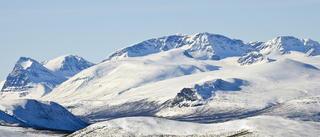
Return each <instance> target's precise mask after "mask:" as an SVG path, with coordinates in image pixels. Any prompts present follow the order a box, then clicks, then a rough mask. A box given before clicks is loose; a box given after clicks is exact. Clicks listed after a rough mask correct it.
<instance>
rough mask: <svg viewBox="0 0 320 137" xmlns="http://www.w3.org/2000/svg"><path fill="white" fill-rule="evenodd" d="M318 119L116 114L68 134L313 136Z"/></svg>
mask: <svg viewBox="0 0 320 137" xmlns="http://www.w3.org/2000/svg"><path fill="white" fill-rule="evenodd" d="M319 134H320V123H315V122H304V121H294V120H290V119H284V118H281V117H272V116H257V117H251V118H247V119H241V120H234V121H229V122H223V123H213V124H199V123H189V122H179V121H173V120H166V119H161V118H152V117H127V118H119V119H114V120H110V121H105V122H101V123H96V124H93V125H90V126H88V127H86V128H84V129H82V130H79V131H77V132H75V133H73V134H71V135H69V137H95V136H105V137H107V136H112V137H123V136H136V137H139V136H159V137H160V136H184V137H185V136H194V137H197V136H199V137H200V136H216V137H220V136H249V137H250V136H254V137H256V136H261V137H262V136H277V137H280V136H281V137H295V136H301V137H306V136H308V137H316V136H317V135H319Z"/></svg>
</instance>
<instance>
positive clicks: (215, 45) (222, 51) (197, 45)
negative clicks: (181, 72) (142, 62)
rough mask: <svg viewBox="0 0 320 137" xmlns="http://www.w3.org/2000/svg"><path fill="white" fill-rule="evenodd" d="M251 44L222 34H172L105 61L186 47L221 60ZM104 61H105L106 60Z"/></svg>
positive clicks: (197, 55)
mask: <svg viewBox="0 0 320 137" xmlns="http://www.w3.org/2000/svg"><path fill="white" fill-rule="evenodd" d="M250 47H251V46H249V45H245V44H244V43H243V42H242V41H241V40H235V39H230V38H227V37H225V36H222V35H217V34H210V33H207V32H205V33H198V34H196V35H193V36H191V35H171V36H165V37H160V38H153V39H150V40H146V41H143V42H140V43H137V44H134V45H132V46H129V47H127V48H123V49H121V50H118V51H116V52H114V53H112V54H111V55H110V56H108V57H107V58H106V59H105V60H104V61H107V60H113V59H123V58H127V57H138V56H146V55H149V54H154V53H158V52H161V51H168V50H171V49H175V48H184V49H185V50H186V53H187V54H189V55H190V57H193V58H196V59H201V60H208V59H209V60H220V59H223V58H226V57H231V56H240V55H241V54H242V53H244V52H245V51H246V50H247V49H248V48H250ZM104 61H103V62H104Z"/></svg>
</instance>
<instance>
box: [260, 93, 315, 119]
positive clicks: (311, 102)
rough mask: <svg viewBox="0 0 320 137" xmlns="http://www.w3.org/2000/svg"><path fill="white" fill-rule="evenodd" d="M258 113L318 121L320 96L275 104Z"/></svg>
mask: <svg viewBox="0 0 320 137" xmlns="http://www.w3.org/2000/svg"><path fill="white" fill-rule="evenodd" d="M259 114H263V115H272V116H282V117H287V118H291V119H296V120H302V121H316V122H320V115H319V114H320V96H319V95H317V96H310V97H305V98H300V99H296V100H291V101H288V102H284V103H281V104H277V105H275V106H273V107H271V108H269V109H266V110H264V111H262V112H260V113H259Z"/></svg>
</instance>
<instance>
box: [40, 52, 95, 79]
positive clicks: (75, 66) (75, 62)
mask: <svg viewBox="0 0 320 137" xmlns="http://www.w3.org/2000/svg"><path fill="white" fill-rule="evenodd" d="M93 65H95V64H94V63H91V62H89V61H87V60H85V59H83V58H82V57H80V56H77V55H64V56H60V57H57V58H55V59H53V60H50V61H47V62H44V63H43V66H44V67H46V68H48V69H49V70H51V71H53V72H56V73H60V74H62V75H63V76H65V77H71V76H73V75H75V74H77V73H78V72H80V71H82V70H84V69H86V68H89V67H91V66H93Z"/></svg>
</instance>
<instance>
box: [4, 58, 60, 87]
mask: <svg viewBox="0 0 320 137" xmlns="http://www.w3.org/2000/svg"><path fill="white" fill-rule="evenodd" d="M26 64H27V65H26ZM65 80H66V78H64V77H62V76H60V75H55V74H54V72H52V71H51V70H49V69H47V68H45V67H44V66H42V65H41V64H40V63H39V62H37V61H36V60H33V59H31V58H27V57H21V58H20V59H19V60H18V62H17V63H16V65H15V67H14V68H13V70H12V72H11V73H10V74H9V75H8V77H7V79H6V82H5V83H4V85H3V87H2V89H1V92H20V91H25V90H27V89H29V88H32V86H31V85H30V83H45V84H44V85H46V86H45V88H47V89H46V90H49V89H50V88H53V87H55V86H56V85H58V84H60V83H62V82H63V81H65Z"/></svg>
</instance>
